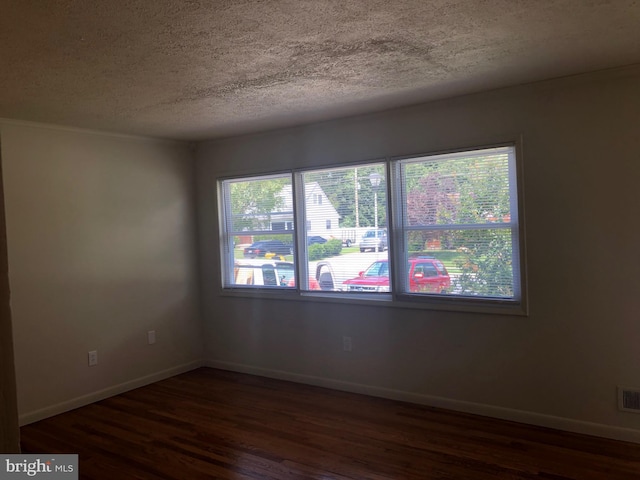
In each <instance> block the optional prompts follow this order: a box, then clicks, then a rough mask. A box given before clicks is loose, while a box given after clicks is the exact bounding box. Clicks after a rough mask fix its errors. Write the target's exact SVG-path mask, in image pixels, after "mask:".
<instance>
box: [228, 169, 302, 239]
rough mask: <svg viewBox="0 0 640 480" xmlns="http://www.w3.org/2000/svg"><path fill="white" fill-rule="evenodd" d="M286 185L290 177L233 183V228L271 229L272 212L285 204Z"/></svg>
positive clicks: (231, 193) (231, 191) (237, 229)
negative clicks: (284, 190) (284, 191)
mask: <svg viewBox="0 0 640 480" xmlns="http://www.w3.org/2000/svg"><path fill="white" fill-rule="evenodd" d="M286 185H291V181H290V179H289V178H288V177H287V178H270V179H265V180H249V181H246V182H233V183H231V184H230V197H231V198H230V200H231V213H232V216H233V228H232V230H234V231H242V230H270V225H271V214H272V213H273V212H275V211H277V210H278V209H281V208H282V207H283V206H284V205H285V195H286V193H284V194H283V188H284V187H285V186H286ZM289 195H291V193H290V190H289ZM289 203H291V202H289Z"/></svg>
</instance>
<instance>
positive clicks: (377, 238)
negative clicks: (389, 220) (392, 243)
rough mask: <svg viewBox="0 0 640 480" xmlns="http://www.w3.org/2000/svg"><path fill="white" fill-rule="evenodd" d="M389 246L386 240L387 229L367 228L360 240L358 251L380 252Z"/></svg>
mask: <svg viewBox="0 0 640 480" xmlns="http://www.w3.org/2000/svg"><path fill="white" fill-rule="evenodd" d="M388 247H389V242H388V241H387V230H386V229H379V230H367V231H366V232H365V234H364V235H363V236H362V240H360V251H361V252H364V251H365V250H371V251H373V252H382V251H384V250H386V249H387V248H388Z"/></svg>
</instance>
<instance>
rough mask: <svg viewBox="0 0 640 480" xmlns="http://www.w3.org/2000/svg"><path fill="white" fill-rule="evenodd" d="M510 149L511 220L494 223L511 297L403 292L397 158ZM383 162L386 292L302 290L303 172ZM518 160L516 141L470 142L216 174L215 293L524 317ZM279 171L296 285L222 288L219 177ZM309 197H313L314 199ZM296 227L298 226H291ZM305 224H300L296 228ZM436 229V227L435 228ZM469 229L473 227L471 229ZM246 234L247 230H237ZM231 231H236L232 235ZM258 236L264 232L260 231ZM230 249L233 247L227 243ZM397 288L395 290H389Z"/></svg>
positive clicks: (225, 251) (229, 261) (226, 259)
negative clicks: (289, 198)
mask: <svg viewBox="0 0 640 480" xmlns="http://www.w3.org/2000/svg"><path fill="white" fill-rule="evenodd" d="M505 146H508V147H513V154H512V155H510V158H509V162H510V167H509V175H510V178H509V180H510V189H511V193H512V195H511V221H510V222H509V223H508V226H500V228H510V229H511V230H512V232H513V236H512V239H513V240H512V241H513V248H512V259H513V269H514V278H515V281H514V297H513V298H508V299H501V298H487V297H471V296H459V295H436V294H432V295H424V294H410V293H403V291H402V290H403V287H404V284H405V283H406V279H405V277H406V272H405V271H404V269H405V268H406V267H404V265H406V262H407V258H408V255H407V253H406V252H405V251H403V244H404V242H403V226H402V224H401V222H402V208H403V203H402V191H401V179H400V165H401V162H402V161H404V160H407V159H412V158H421V157H429V156H433V155H444V154H456V153H458V154H459V153H465V152H474V151H480V150H485V149H490V148H496V147H505ZM381 162H382V163H384V164H385V165H386V169H387V172H386V176H387V182H386V189H387V199H388V202H387V215H388V219H389V220H388V226H389V232H388V249H389V262H390V266H391V268H390V279H389V280H390V286H391V289H392V291H391V292H390V293H388V294H383V293H376V294H360V293H354V292H348V293H346V292H327V291H311V290H308V287H309V280H308V275H309V273H312V272H309V271H308V261H307V258H308V253H307V241H306V234H307V232H306V231H307V228H306V227H307V225H308V221H309V220H308V219H307V218H306V217H305V213H304V210H305V208H304V201H305V198H304V185H303V182H302V174H303V173H304V172H310V171H316V170H326V169H331V168H348V167H358V166H360V165H369V164H372V163H381ZM522 163H523V158H522V146H521V142H520V141H519V140H518V141H511V142H504V143H498V144H490V145H482V146H473V147H468V148H461V149H455V150H446V151H436V152H427V153H420V154H415V155H405V156H397V157H386V158H383V159H377V160H369V161H367V162H358V163H341V164H333V165H321V166H317V167H314V168H305V169H291V170H288V171H285V172H282V171H280V172H262V173H256V174H254V175H250V174H244V175H236V176H227V177H219V178H218V179H217V185H218V205H219V208H218V225H219V232H220V240H221V245H220V250H219V254H220V259H219V260H220V263H219V264H220V265H221V266H222V268H221V272H220V275H221V280H222V286H221V287H222V288H221V291H220V293H221V294H222V295H227V296H243V297H245V296H250V297H268V298H274V297H275V298H287V299H291V300H298V301H317V302H331V303H335V302H337V303H350V304H354V303H355V304H362V305H371V304H378V305H379V304H380V303H383V304H384V305H385V306H389V307H395V308H412V309H416V308H417V309H427V310H445V311H447V310H449V311H462V312H474V313H492V314H507V315H528V308H527V289H526V263H525V259H526V255H525V241H524V239H525V235H524V222H523V216H524V200H523V197H524V195H523V183H524V180H523V166H522ZM282 175H291V185H292V194H293V215H294V217H293V218H294V232H291V230H287V232H289V233H293V237H294V238H293V241H294V245H295V254H294V255H295V259H294V263H295V269H296V274H297V281H296V288H289V289H269V290H264V289H255V288H251V289H250V288H244V287H242V286H237V287H236V286H234V287H233V288H229V287H224V285H225V282H224V275H229V273H228V271H229V268H231V270H233V256H232V255H229V252H230V248H229V247H230V245H229V242H228V239H229V238H230V235H229V234H228V233H227V231H226V226H227V219H226V217H225V205H230V203H228V202H230V200H229V199H228V198H225V194H226V192H225V191H224V189H223V188H222V184H223V182H224V181H227V180H231V181H247V180H252V179H265V178H268V177H274V178H276V177H279V176H282ZM314 200H315V199H314ZM296 226H298V227H299V228H296ZM302 227H305V228H302ZM438 228H439V227H438ZM474 228H475V227H474ZM247 233H248V234H251V233H252V232H242V234H247ZM234 234H235V235H237V234H238V233H234ZM260 234H264V231H263V232H261V233H260ZM231 248H233V247H232V246H231ZM394 286H399V287H400V288H394Z"/></svg>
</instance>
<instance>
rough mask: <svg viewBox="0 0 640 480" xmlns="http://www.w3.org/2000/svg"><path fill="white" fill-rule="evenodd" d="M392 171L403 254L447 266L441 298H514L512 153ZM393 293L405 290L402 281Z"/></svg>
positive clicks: (451, 157) (504, 150) (465, 156)
mask: <svg viewBox="0 0 640 480" xmlns="http://www.w3.org/2000/svg"><path fill="white" fill-rule="evenodd" d="M394 166H395V168H396V174H397V176H398V183H399V187H400V205H398V206H397V208H398V210H399V215H398V218H399V219H400V221H399V222H398V225H397V229H398V230H399V231H400V232H401V233H402V242H403V245H402V247H403V250H404V251H406V252H408V255H409V257H411V256H412V255H431V256H433V257H435V258H438V259H439V260H440V261H442V262H443V263H445V264H446V263H448V265H446V267H447V270H448V271H449V274H450V277H451V285H450V286H449V287H448V288H446V289H444V290H443V292H442V293H444V294H446V295H457V296H472V297H487V298H498V299H514V298H518V297H519V293H520V292H519V284H518V281H517V276H518V275H517V265H518V261H517V258H515V257H516V255H515V254H514V253H515V252H517V251H518V224H517V202H516V200H517V198H516V193H515V181H514V178H515V154H514V149H513V148H512V147H501V148H493V149H485V150H479V151H473V152H463V153H454V154H446V155H431V156H426V157H418V158H409V159H404V160H400V161H398V162H396V164H395V165H394ZM514 267H515V269H514ZM400 290H401V291H402V292H404V293H408V292H410V291H411V288H410V285H409V284H407V283H406V282H403V284H402V285H401V286H400Z"/></svg>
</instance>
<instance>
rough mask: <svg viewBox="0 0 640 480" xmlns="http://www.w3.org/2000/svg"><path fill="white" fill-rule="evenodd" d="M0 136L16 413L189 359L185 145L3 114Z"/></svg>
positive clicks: (193, 304) (124, 385)
mask: <svg viewBox="0 0 640 480" xmlns="http://www.w3.org/2000/svg"><path fill="white" fill-rule="evenodd" d="M0 135H1V136H2V161H3V168H4V185H5V199H6V217H7V236H8V249H9V279H10V286H11V306H12V310H13V326H14V343H15V363H16V375H17V387H18V406H19V412H20V416H21V419H22V422H23V423H24V422H28V421H32V420H36V419H38V418H42V417H45V416H48V415H50V414H52V413H58V412H59V411H61V410H65V409H68V408H72V407H75V406H78V405H81V404H83V403H88V402H90V401H93V400H96V399H97V398H101V397H105V396H108V395H110V394H113V393H117V392H118V391H122V390H126V389H128V388H132V387H134V386H137V385H139V384H142V383H146V382H150V381H153V380H155V379H158V378H161V377H163V376H168V375H170V374H172V373H175V372H178V371H183V370H185V369H189V368H192V367H193V366H194V362H195V364H197V362H198V361H199V360H200V358H201V355H202V347H203V345H202V335H201V333H202V332H201V330H202V322H201V320H200V318H199V312H198V299H197V274H196V262H195V252H194V242H195V225H194V220H195V218H194V211H195V209H194V197H193V182H194V179H193V173H194V172H193V159H192V152H191V151H190V149H189V147H188V146H187V145H186V144H178V143H169V142H161V141H155V140H148V139H140V138H128V137H123V136H112V135H106V134H98V133H91V132H82V131H74V130H65V129H60V128H53V127H47V126H40V125H30V124H21V123H16V122H7V121H0ZM148 330H156V332H157V343H156V344H155V345H153V346H149V345H147V336H146V335H147V331H148ZM89 350H98V358H99V364H98V366H96V367H91V368H89V367H88V366H87V352H88V351H89Z"/></svg>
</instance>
